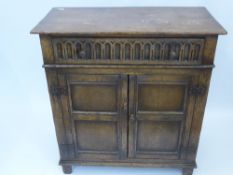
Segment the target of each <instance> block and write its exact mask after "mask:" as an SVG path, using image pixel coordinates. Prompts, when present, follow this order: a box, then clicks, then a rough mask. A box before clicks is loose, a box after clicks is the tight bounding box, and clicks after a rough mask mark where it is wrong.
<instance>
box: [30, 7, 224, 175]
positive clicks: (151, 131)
mask: <svg viewBox="0 0 233 175" xmlns="http://www.w3.org/2000/svg"><path fill="white" fill-rule="evenodd" d="M31 33H33V34H39V35H40V42H41V48H42V53H43V59H44V65H43V67H44V68H45V71H46V76H47V82H48V90H49V95H50V100H51V106H52V111H53V118H54V123H55V128H56V134H57V141H58V145H59V150H60V157H61V159H60V165H61V166H62V168H63V171H64V173H67V174H68V173H72V165H75V164H80V165H110V166H113V165H114V166H115V165H116V166H152V167H176V168H177V167H178V168H182V169H183V175H191V174H192V172H193V168H195V167H196V162H195V158H196V153H197V147H198V140H199V136H200V130H201V125H202V119H203V115H204V109H205V104H206V99H207V94H208V89H209V82H210V77H211V71H212V68H213V67H214V64H213V62H214V54H215V48H216V43H217V38H218V35H219V34H226V31H225V30H224V29H223V28H222V27H221V25H220V24H218V22H216V21H215V19H214V18H213V17H212V16H211V15H210V14H209V13H208V11H207V10H206V9H205V8H203V7H188V8H184V7H176V8H171V7H170V8H168V7H160V8H156V7H146V8H53V9H52V10H51V11H50V12H49V14H48V15H47V16H46V17H45V18H44V19H43V20H42V21H41V22H40V23H39V24H38V25H37V26H36V27H35V28H34V29H33V30H32V31H31ZM210 146H211V145H210Z"/></svg>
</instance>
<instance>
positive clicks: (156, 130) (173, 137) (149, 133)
mask: <svg viewBox="0 0 233 175" xmlns="http://www.w3.org/2000/svg"><path fill="white" fill-rule="evenodd" d="M137 125H138V126H137V151H139V152H150V151H152V152H153V151H163V152H166V151H176V150H177V149H178V143H179V142H178V140H179V133H180V127H181V126H180V125H181V122H179V121H177V122H171V121H146V120H145V121H138V123H137Z"/></svg>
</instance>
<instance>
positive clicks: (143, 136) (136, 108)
mask: <svg viewBox="0 0 233 175" xmlns="http://www.w3.org/2000/svg"><path fill="white" fill-rule="evenodd" d="M194 81H195V78H194V77H192V76H185V75H138V76H130V78H129V139H128V141H129V144H128V147H129V148H128V150H129V152H128V156H129V157H130V158H148V159H150V158H151V159H156V158H165V159H179V158H181V156H182V153H183V152H184V149H185V147H186V145H187V142H188V133H189V128H190V124H191V118H192V111H193V108H194V101H195V100H194V98H195V96H192V95H190V93H189V92H190V91H189V89H190V87H191V85H192V84H193V83H194ZM182 149H183V151H182Z"/></svg>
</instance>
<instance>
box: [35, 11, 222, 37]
mask: <svg viewBox="0 0 233 175" xmlns="http://www.w3.org/2000/svg"><path fill="white" fill-rule="evenodd" d="M31 33H33V34H38V33H39V34H53V35H54V34H65V35H97V36H100V35H101V36H107V35H123V36H125V35H130V36H132V35H143V36H146V35H164V34H166V35H178V34H179V35H217V34H226V31H225V30H224V29H223V28H222V26H221V25H220V24H218V22H216V20H215V19H214V18H213V17H212V16H211V15H210V14H209V12H208V11H207V10H206V9H205V8H204V7H143V8H140V7H121V8H63V7H61V8H53V9H52V10H51V11H50V12H49V13H48V15H47V16H46V17H45V18H44V19H43V20H42V21H41V22H40V23H39V24H38V25H37V26H36V27H35V28H34V29H33V30H32V31H31Z"/></svg>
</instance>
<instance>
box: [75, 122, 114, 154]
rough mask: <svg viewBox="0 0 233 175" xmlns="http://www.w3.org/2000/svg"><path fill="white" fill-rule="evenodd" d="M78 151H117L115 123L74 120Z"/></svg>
mask: <svg viewBox="0 0 233 175" xmlns="http://www.w3.org/2000/svg"><path fill="white" fill-rule="evenodd" d="M75 131H76V140H77V148H78V151H81V152H82V151H87V150H88V151H93V152H95V151H96V152H97V153H98V151H113V152H114V151H115V152H117V151H118V143H117V135H118V134H117V123H115V122H103V121H98V122H96V121H76V122H75Z"/></svg>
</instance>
